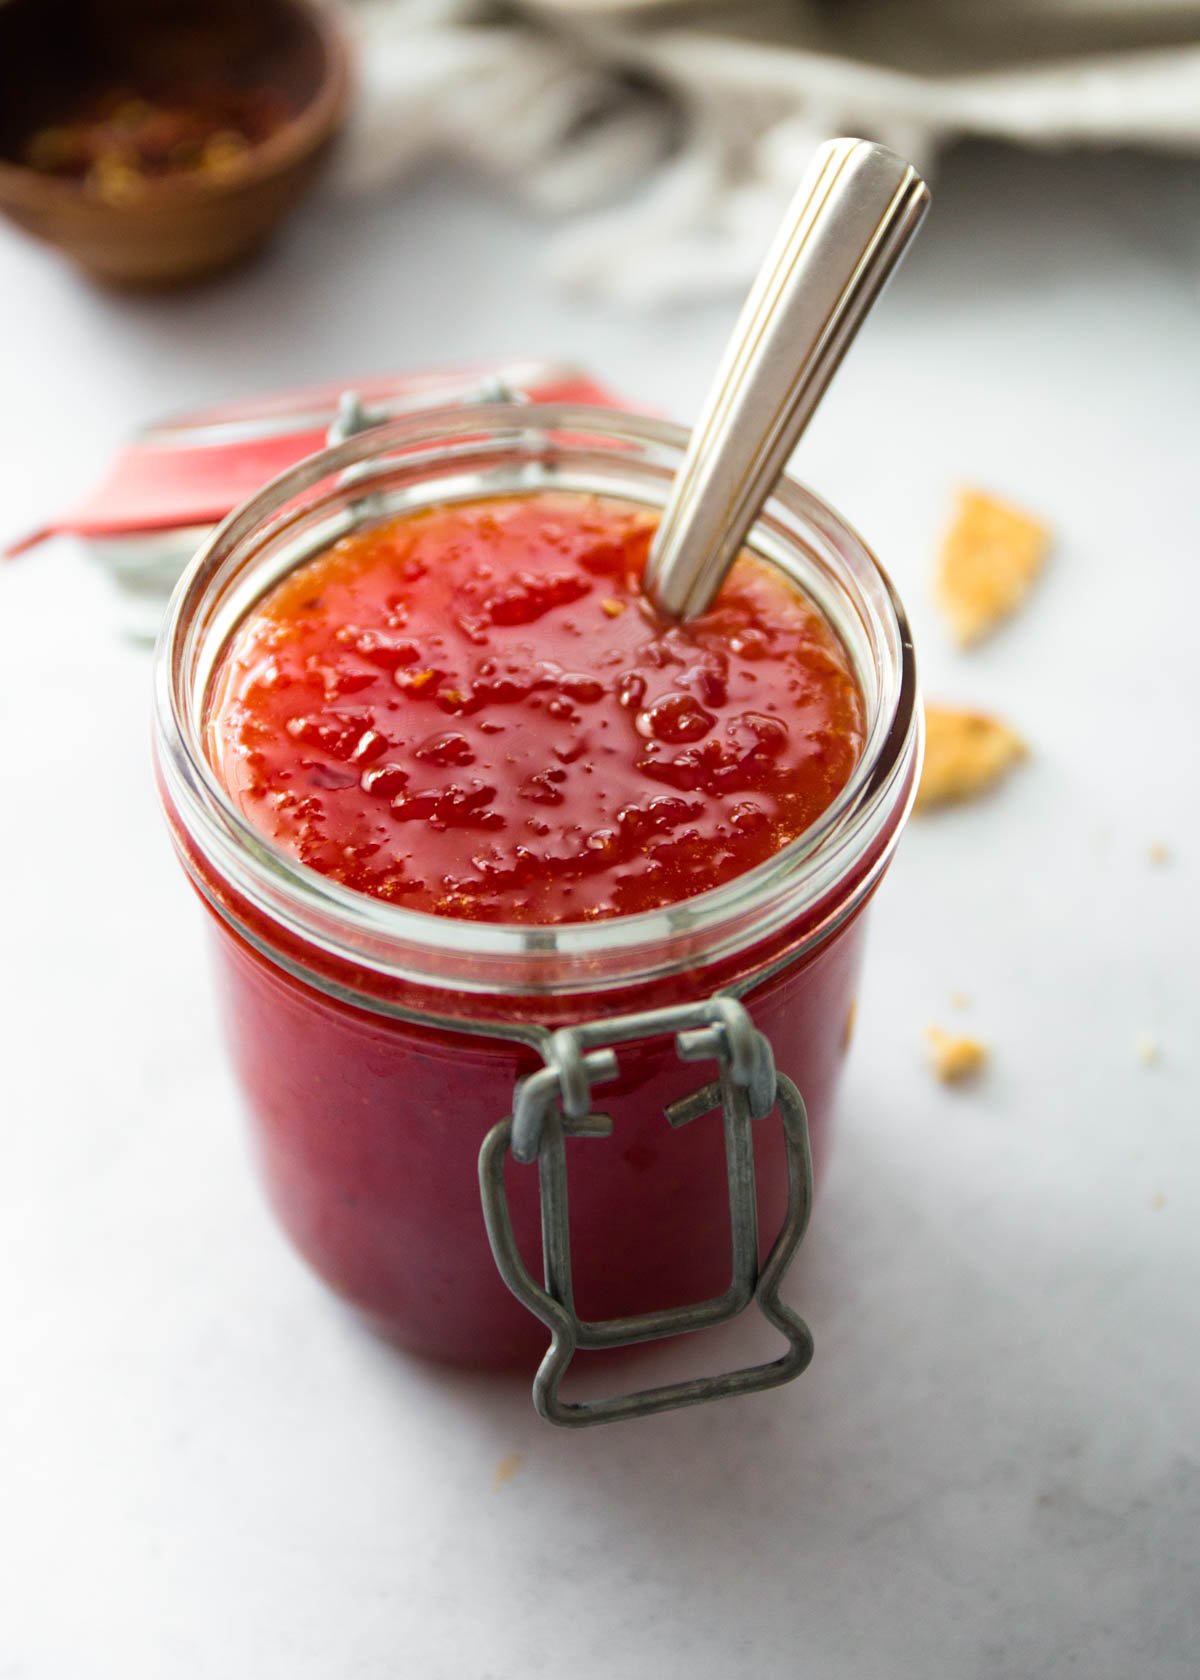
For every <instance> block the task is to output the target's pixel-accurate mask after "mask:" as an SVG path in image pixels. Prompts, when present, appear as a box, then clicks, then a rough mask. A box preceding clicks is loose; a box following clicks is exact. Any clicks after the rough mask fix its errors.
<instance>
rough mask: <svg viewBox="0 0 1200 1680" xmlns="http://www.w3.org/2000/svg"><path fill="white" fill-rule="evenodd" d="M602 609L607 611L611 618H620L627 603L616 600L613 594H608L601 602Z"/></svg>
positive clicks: (603, 611)
mask: <svg viewBox="0 0 1200 1680" xmlns="http://www.w3.org/2000/svg"><path fill="white" fill-rule="evenodd" d="M600 611H601V612H602V613H607V615H608V616H609V618H620V616H621V614H622V613H623V612H624V611H625V603H624V601H618V600H616V599H615V598H614V597H613V596H612V595H606V596H605V597H604V599H603V601H601V603H600Z"/></svg>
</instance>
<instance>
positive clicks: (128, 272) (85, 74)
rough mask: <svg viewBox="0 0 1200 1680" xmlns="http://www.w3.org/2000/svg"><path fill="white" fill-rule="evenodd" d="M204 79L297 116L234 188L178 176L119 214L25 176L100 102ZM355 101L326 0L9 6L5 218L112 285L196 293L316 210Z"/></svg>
mask: <svg viewBox="0 0 1200 1680" xmlns="http://www.w3.org/2000/svg"><path fill="white" fill-rule="evenodd" d="M197 76H207V77H212V78H220V79H221V80H222V82H223V83H230V82H232V83H234V84H236V85H240V86H249V87H255V86H261V87H265V88H267V89H269V90H270V91H271V93H272V94H274V95H276V96H277V97H280V98H282V99H283V100H284V101H286V104H287V107H288V110H289V112H290V113H291V114H290V115H288V116H287V117H286V119H285V120H284V121H283V122H282V123H281V124H280V126H278V127H276V128H275V129H274V130H273V132H271V133H270V134H269V135H268V136H267V138H266V139H265V140H263V141H261V142H260V143H259V144H257V145H255V146H254V147H253V148H252V149H251V150H250V151H249V152H248V153H247V154H246V155H245V157H244V158H243V159H241V161H240V166H239V167H238V169H237V172H236V174H234V175H231V176H226V177H222V178H217V177H213V176H210V175H208V174H205V173H202V172H200V171H197V170H189V171H187V172H186V173H185V172H183V171H178V172H176V173H173V174H168V175H165V176H163V177H161V178H158V179H153V180H148V181H147V182H146V183H145V185H144V188H143V190H142V191H141V193H140V196H138V197H137V199H136V201H135V202H129V203H119V204H114V203H110V202H106V201H105V200H103V199H101V198H98V197H95V196H94V195H93V194H92V193H91V192H89V191H88V189H87V188H86V187H85V186H84V185H83V183H82V182H80V181H76V180H68V179H61V178H56V177H54V176H52V175H48V174H43V173H40V172H38V171H36V170H34V169H31V168H28V167H26V166H25V165H24V163H23V162H22V159H23V157H24V154H25V147H26V144H27V142H28V141H29V139H30V138H31V137H32V136H33V135H34V134H35V133H37V131H38V130H40V129H42V128H44V127H45V126H47V125H49V124H53V123H56V122H61V121H63V120H64V119H68V120H69V115H70V112H71V110H72V106H73V105H74V106H76V107H77V106H78V103H79V101H80V100H82V99H84V98H86V97H87V95H88V94H89V93H96V92H99V91H101V90H106V89H111V88H114V87H135V88H136V87H143V86H147V85H148V86H153V87H166V88H169V87H170V86H171V84H172V81H173V80H174V79H175V78H180V79H183V78H188V79H193V78H196V77H197ZM349 92H350V66H349V51H348V48H347V44H346V40H345V37H344V35H343V33H342V31H341V29H340V28H339V27H338V25H337V22H336V20H335V18H334V16H333V15H332V13H331V11H330V10H329V8H328V7H327V6H325V5H322V4H319V3H317V0H168V3H167V4H163V0H0V211H3V213H4V214H5V215H7V216H8V217H9V218H10V219H11V220H12V221H14V222H16V223H17V224H18V225H19V226H21V227H23V228H25V229H26V230H27V231H28V232H29V233H32V234H34V235H35V236H36V237H37V238H39V239H43V240H45V241H47V243H49V244H51V245H54V246H57V247H58V249H59V250H61V251H62V252H64V253H65V255H67V256H68V257H70V258H71V260H72V261H73V262H75V263H77V264H78V265H79V266H80V267H81V268H83V269H85V270H86V271H87V272H88V273H89V274H92V275H94V276H96V277H97V278H98V279H101V280H104V281H108V282H111V283H116V284H120V285H140V286H168V285H174V284H177V283H179V282H181V281H186V280H193V279H198V278H200V277H201V276H204V275H208V274H212V273H215V272H217V271H218V270H220V269H223V268H227V267H229V266H230V265H231V264H233V263H235V262H237V261H238V260H239V259H240V258H242V257H245V256H248V255H249V254H250V253H251V252H253V251H254V250H255V249H256V248H257V247H258V246H260V245H261V244H263V242H264V241H265V240H266V239H267V238H268V237H269V236H270V234H271V233H272V232H273V231H274V230H275V228H276V227H277V226H278V224H279V223H280V221H281V220H282V219H283V217H284V216H285V215H286V214H287V212H288V211H289V210H290V209H291V208H292V207H293V205H295V204H296V203H297V202H298V201H299V199H300V198H302V197H303V195H304V193H305V192H306V191H307V189H308V187H309V186H310V185H311V183H312V181H313V178H314V177H315V175H316V174H317V171H318V169H319V168H320V165H321V163H322V162H323V160H324V158H325V155H326V153H327V152H328V150H329V148H330V146H331V144H332V142H333V140H334V138H335V136H336V134H337V132H338V130H339V128H340V127H341V124H342V120H343V118H344V116H345V112H346V107H347V103H348V100H349Z"/></svg>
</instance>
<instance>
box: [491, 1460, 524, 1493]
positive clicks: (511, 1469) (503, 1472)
mask: <svg viewBox="0 0 1200 1680" xmlns="http://www.w3.org/2000/svg"><path fill="white" fill-rule="evenodd" d="M524 1462H525V1454H524V1453H519V1452H510V1453H505V1455H504V1457H503V1458H502V1459H501V1460H500V1462H499V1463H498V1464H497V1466H496V1476H495V1486H496V1487H498V1488H502V1487H504V1486H505V1484H506V1483H508V1482H511V1481H512V1479H513V1477H514V1476H515V1475H516V1473H517V1471H518V1470H519V1469H520V1468H521V1466H522V1465H523V1464H524Z"/></svg>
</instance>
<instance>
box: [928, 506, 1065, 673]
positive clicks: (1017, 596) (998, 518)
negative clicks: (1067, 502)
mask: <svg viewBox="0 0 1200 1680" xmlns="http://www.w3.org/2000/svg"><path fill="white" fill-rule="evenodd" d="M1049 547H1050V532H1049V530H1048V528H1047V527H1046V526H1045V525H1043V524H1042V523H1041V522H1040V521H1039V520H1037V519H1034V518H1032V517H1031V515H1029V514H1027V513H1022V512H1021V511H1020V509H1019V508H1015V507H1010V506H1009V505H1008V504H1007V503H1005V502H998V501H997V500H996V499H995V498H994V497H993V496H988V495H986V494H984V492H983V491H981V490H960V491H959V493H958V505H957V508H956V510H955V515H954V520H953V523H952V524H951V526H950V529H949V531H948V532H947V533H946V538H945V541H944V542H943V544H942V551H941V556H940V559H939V562H938V574H937V594H938V601H939V604H940V605H941V608H942V610H943V612H944V613H945V614H946V616H947V618H948V619H949V620H950V625H951V628H952V629H953V631H954V634H955V636H956V637H957V638H958V640H959V641H960V642H961V643H962V644H963V646H964V647H965V646H968V645H969V644H970V643H972V642H977V641H979V640H981V638H982V637H984V636H986V635H987V634H988V632H989V631H991V630H993V629H995V627H996V625H997V624H999V623H1000V621H1001V620H1002V619H1005V618H1007V617H1008V616H1009V614H1010V613H1012V612H1015V611H1016V609H1017V608H1018V607H1019V606H1020V605H1021V602H1022V601H1023V600H1024V599H1025V596H1026V595H1027V594H1028V592H1029V588H1030V585H1031V584H1032V583H1033V581H1034V579H1035V578H1036V577H1037V575H1038V573H1039V572H1040V571H1041V569H1042V566H1043V565H1044V564H1045V560H1046V554H1047V551H1048V550H1049Z"/></svg>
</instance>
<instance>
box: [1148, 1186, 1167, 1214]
mask: <svg viewBox="0 0 1200 1680" xmlns="http://www.w3.org/2000/svg"><path fill="white" fill-rule="evenodd" d="M1166 1205H1167V1198H1166V1197H1165V1196H1164V1195H1163V1193H1162V1191H1161V1190H1160V1191H1159V1193H1158V1194H1157V1195H1156V1196H1151V1198H1150V1206H1151V1207H1152V1208H1153V1209H1154V1211H1155V1213H1157V1212H1158V1211H1159V1209H1160V1208H1165V1207H1166Z"/></svg>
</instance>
